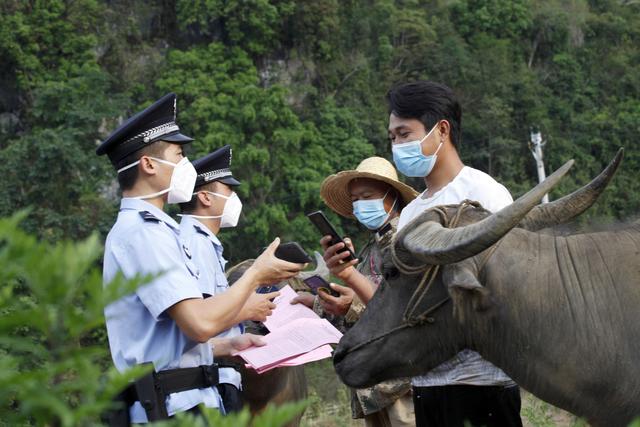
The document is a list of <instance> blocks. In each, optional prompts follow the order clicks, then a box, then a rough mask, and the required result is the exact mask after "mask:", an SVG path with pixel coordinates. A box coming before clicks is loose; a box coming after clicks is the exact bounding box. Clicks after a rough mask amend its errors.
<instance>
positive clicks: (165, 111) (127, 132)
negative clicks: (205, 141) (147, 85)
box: [96, 93, 193, 166]
mask: <svg viewBox="0 0 640 427" xmlns="http://www.w3.org/2000/svg"><path fill="white" fill-rule="evenodd" d="M156 141H167V142H171V143H173V144H186V143H188V142H191V141H193V138H191V137H188V136H186V135H183V134H181V133H180V128H179V127H178V125H177V124H176V94H175V93H168V94H166V95H165V96H163V97H162V98H160V99H159V100H157V101H156V102H154V103H153V104H151V105H150V106H149V107H147V108H145V109H144V110H143V111H141V112H139V113H137V114H136V115H134V116H133V117H130V118H129V119H127V120H126V121H125V122H124V123H122V124H121V125H120V126H119V127H118V128H117V129H116V130H115V131H113V133H112V134H111V135H109V137H108V138H107V139H105V140H104V141H103V142H102V144H100V146H98V148H97V149H96V154H97V155H99V156H101V155H103V154H106V155H108V156H109V160H111V163H113V165H114V166H115V165H118V162H120V161H121V160H122V159H123V158H125V157H126V156H128V155H129V154H131V153H134V152H136V151H138V150H140V149H141V148H144V147H146V146H147V145H149V144H151V143H154V142H156Z"/></svg>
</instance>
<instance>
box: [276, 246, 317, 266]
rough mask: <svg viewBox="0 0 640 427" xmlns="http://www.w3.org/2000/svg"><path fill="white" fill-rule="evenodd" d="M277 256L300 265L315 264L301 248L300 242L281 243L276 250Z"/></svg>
mask: <svg viewBox="0 0 640 427" xmlns="http://www.w3.org/2000/svg"><path fill="white" fill-rule="evenodd" d="M275 256H276V258H280V259H282V260H285V261H289V262H296V263H298V264H305V263H307V262H313V260H312V259H311V257H310V256H309V254H308V253H306V252H305V250H304V249H302V246H300V245H299V244H298V242H288V243H280V245H279V246H278V247H277V248H276V252H275Z"/></svg>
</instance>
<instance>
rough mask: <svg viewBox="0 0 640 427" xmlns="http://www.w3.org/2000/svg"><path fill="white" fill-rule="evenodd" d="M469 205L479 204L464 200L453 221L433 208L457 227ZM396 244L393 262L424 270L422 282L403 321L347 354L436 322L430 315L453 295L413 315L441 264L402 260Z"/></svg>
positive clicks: (402, 268)
mask: <svg viewBox="0 0 640 427" xmlns="http://www.w3.org/2000/svg"><path fill="white" fill-rule="evenodd" d="M468 206H477V203H475V202H472V201H469V200H464V201H463V202H462V203H460V207H459V208H458V211H457V212H456V214H455V215H454V217H453V218H452V219H451V221H449V218H448V217H447V213H446V211H445V210H444V209H442V208H441V207H435V208H433V210H434V211H435V212H436V213H437V214H438V215H440V219H441V220H442V225H443V226H444V227H447V228H455V227H456V226H457V225H458V222H459V221H460V216H461V215H462V212H463V211H464V210H465V209H466V208H467V207H468ZM394 240H395V239H394ZM395 246H396V245H395V241H394V242H392V243H391V259H392V260H393V264H394V265H395V266H396V267H397V268H398V270H399V271H400V272H401V273H402V274H406V275H415V274H418V273H421V272H424V274H423V275H422V278H421V279H420V282H419V283H418V287H417V288H416V290H415V291H413V294H411V298H409V302H408V303H407V307H406V308H405V310H404V313H402V323H401V324H399V325H398V326H396V327H395V328H392V329H390V330H388V331H386V332H383V333H382V334H380V335H376V336H374V337H372V338H370V339H368V340H366V341H364V342H361V343H360V344H357V345H355V346H354V347H351V348H349V349H347V351H346V352H345V354H349V353H351V352H354V351H356V350H358V349H360V348H362V347H364V346H366V345H368V344H371V343H372V342H374V341H378V340H380V339H382V338H384V337H386V336H389V335H391V334H393V333H395V332H397V331H400V330H402V329H406V328H412V327H414V326H419V325H424V324H429V323H434V322H435V319H434V318H433V317H430V315H431V313H433V312H434V311H436V310H437V309H439V308H440V307H442V306H443V305H444V304H446V303H447V302H448V301H449V300H450V299H451V297H449V295H447V296H446V297H445V298H443V299H442V300H440V301H438V302H437V303H435V304H434V305H432V306H431V307H429V308H427V309H426V310H425V311H423V312H422V313H420V314H419V315H417V316H415V317H414V316H413V314H414V312H415V311H416V310H417V308H418V307H419V306H420V303H421V302H422V300H423V299H424V297H425V296H426V295H427V293H428V292H429V289H431V285H432V284H433V282H435V279H436V277H437V276H438V272H439V271H440V266H439V265H420V266H413V265H409V264H406V263H405V262H403V261H402V260H400V258H399V257H398V255H397V254H396V250H395ZM491 253H493V252H491ZM387 286H388V285H387Z"/></svg>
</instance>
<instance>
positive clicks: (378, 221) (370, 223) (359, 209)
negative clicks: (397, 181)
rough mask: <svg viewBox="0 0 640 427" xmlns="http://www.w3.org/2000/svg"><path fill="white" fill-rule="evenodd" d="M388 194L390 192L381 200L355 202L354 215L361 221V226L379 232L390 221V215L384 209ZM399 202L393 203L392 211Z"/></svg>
mask: <svg viewBox="0 0 640 427" xmlns="http://www.w3.org/2000/svg"><path fill="white" fill-rule="evenodd" d="M387 194H389V192H388V191H387V192H386V193H385V195H384V196H382V198H381V199H373V200H356V201H354V202H353V215H354V216H355V217H356V219H357V220H358V221H360V224H362V225H364V226H365V227H367V228H368V229H369V230H377V229H378V228H380V227H382V225H383V224H384V223H385V222H386V221H387V219H389V213H388V212H387V211H386V210H385V209H384V198H385V197H387ZM397 200H398V199H396V200H394V201H393V205H392V206H391V209H393V206H395V204H396V201H397Z"/></svg>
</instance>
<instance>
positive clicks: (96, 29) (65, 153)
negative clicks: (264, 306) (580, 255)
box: [0, 0, 640, 261]
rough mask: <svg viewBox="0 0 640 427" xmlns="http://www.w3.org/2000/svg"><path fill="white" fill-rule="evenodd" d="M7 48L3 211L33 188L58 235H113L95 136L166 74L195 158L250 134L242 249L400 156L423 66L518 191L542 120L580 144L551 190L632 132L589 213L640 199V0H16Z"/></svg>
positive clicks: (1, 123)
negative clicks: (374, 163)
mask: <svg viewBox="0 0 640 427" xmlns="http://www.w3.org/2000/svg"><path fill="white" fill-rule="evenodd" d="M0 55H1V57H2V62H1V63H0V95H1V96H0V176H2V185H1V186H0V216H7V215H10V214H11V213H13V212H14V211H15V210H16V209H18V208H21V207H26V206H32V207H33V209H32V211H31V213H30V215H29V217H28V219H27V220H26V221H25V226H26V227H27V229H28V231H31V232H34V233H36V234H37V235H38V236H40V237H42V238H45V239H47V240H50V241H56V240H58V239H60V238H61V237H68V238H74V239H79V238H84V237H86V236H88V235H90V234H91V233H92V232H93V231H95V230H98V231H99V232H100V234H101V235H102V236H103V237H104V235H105V234H106V232H107V231H108V229H109V227H110V225H111V224H112V223H113V221H114V219H115V215H116V211H117V206H118V190H117V185H116V183H115V173H114V171H113V170H112V169H111V166H110V164H109V163H108V161H107V160H106V159H105V158H99V157H97V156H96V155H95V148H96V144H97V143H98V142H99V141H100V140H101V139H103V138H104V137H105V136H106V135H107V134H108V133H109V132H110V131H111V130H113V129H114V128H115V126H117V124H118V122H119V120H122V119H124V118H126V117H128V116H129V115H131V114H132V113H134V112H136V111H137V110H139V109H141V108H143V107H145V106H146V105H149V104H150V103H151V102H152V101H153V100H155V99H157V98H159V97H160V96H162V95H163V94H164V93H166V92H169V91H174V92H176V93H177V94H178V110H179V116H178V121H179V123H180V125H181V126H182V128H184V130H185V133H187V134H188V135H192V136H194V137H195V138H196V141H195V143H194V144H193V147H192V150H191V152H190V154H189V156H190V158H191V159H194V158H196V157H198V156H200V155H203V154H205V153H207V152H209V151H211V150H213V149H215V148H217V147H220V146H222V145H224V144H231V145H232V146H233V148H234V150H235V151H234V163H233V167H234V170H235V171H236V172H235V174H237V175H238V176H239V178H240V179H241V180H242V181H243V183H244V184H243V185H242V186H241V187H240V188H239V195H240V196H241V198H242V200H243V202H244V206H245V208H244V211H243V218H242V219H241V223H240V226H239V227H238V228H237V229H234V230H231V231H225V232H224V233H222V239H223V241H227V242H233V244H232V245H229V244H228V245H226V247H227V249H226V255H227V257H230V258H231V259H232V260H233V261H237V260H240V259H242V258H246V257H250V256H255V255H256V253H257V251H258V249H259V248H260V247H262V246H264V244H266V243H267V242H268V241H270V240H271V239H272V238H273V237H275V236H276V235H279V236H282V237H283V238H285V239H291V240H298V241H300V242H302V243H303V244H305V245H306V246H307V247H308V248H309V249H313V248H316V247H317V246H318V244H317V236H316V233H315V232H314V230H312V228H311V226H310V224H308V222H307V221H306V219H305V217H304V213H305V212H308V211H311V210H314V209H317V208H321V207H322V202H321V200H320V198H319V195H318V189H319V185H320V183H321V181H322V179H324V177H325V176H327V175H328V174H330V173H333V172H335V171H337V170H341V169H348V168H353V167H355V166H356V165H357V163H358V162H359V161H360V160H361V159H362V158H364V157H366V156H369V155H372V154H374V153H375V154H378V155H382V156H385V157H387V158H389V157H390V148H389V142H388V140H387V132H386V126H387V119H388V113H387V110H386V104H385V94H386V92H387V90H388V89H389V88H390V87H391V86H392V85H394V84H396V83H399V82H405V81H409V80H415V79H431V80H436V81H440V82H443V83H446V84H447V85H449V86H451V87H452V88H453V89H454V90H455V91H456V93H457V94H458V96H459V98H460V100H461V102H462V106H463V121H462V129H463V132H462V137H463V143H462V146H461V154H462V157H463V160H464V161H465V162H466V163H468V164H470V165H472V166H474V167H477V168H479V169H482V170H484V171H487V172H488V173H490V174H492V175H494V176H495V177H497V178H498V179H499V180H500V181H501V182H503V183H504V184H505V185H506V186H507V187H508V188H509V189H510V190H511V192H512V193H513V194H514V196H517V195H520V194H522V193H523V192H524V191H525V190H526V189H528V188H529V187H531V186H532V185H534V184H535V182H536V172H535V163H534V160H533V158H532V156H531V154H530V152H529V149H528V147H527V141H528V140H529V132H530V129H531V128H532V127H535V128H538V129H540V130H541V131H542V134H543V137H544V138H545V139H546V141H547V145H546V147H545V155H546V163H547V170H552V169H554V168H556V167H558V166H559V165H561V164H562V163H563V162H564V161H566V160H567V159H569V158H575V159H576V161H577V165H576V166H575V167H574V170H573V171H572V172H571V175H570V177H569V178H568V179H566V180H565V181H564V182H563V183H562V185H561V186H560V188H559V189H557V190H556V191H555V192H554V193H552V195H551V196H552V198H553V197H558V196H560V195H561V194H563V193H565V192H567V191H571V190H573V189H575V188H577V187H578V186H579V185H581V184H583V183H585V182H587V181H588V180H589V179H590V177H592V176H595V174H597V172H598V171H599V170H600V169H601V168H602V167H603V165H605V164H606V163H607V162H608V161H609V159H611V158H612V157H613V155H614V153H615V151H616V150H617V148H618V147H620V146H623V147H625V148H626V157H625V160H624V163H623V168H622V170H621V171H620V172H619V173H618V176H617V177H616V179H615V180H614V182H613V184H612V185H611V187H610V189H609V190H608V191H607V192H606V193H605V195H604V197H603V198H602V200H601V201H600V202H599V203H598V204H597V205H596V206H595V207H594V208H593V209H592V210H590V212H589V215H590V216H591V218H598V219H606V220H611V219H623V218H627V217H629V216H633V215H635V214H637V213H638V208H639V207H640V182H639V181H638V179H637V171H638V167H639V166H640V150H638V142H637V140H636V136H637V134H638V133H639V131H640V72H639V65H640V2H638V1H632V0H627V1H623V0H590V1H584V0H539V1H536V0H457V1H456V0H440V1H427V0H405V1H399V0H396V1H394V0H367V1H354V0H342V1H339V0H300V1H293V0H244V1H232V0H194V1H187V0H156V1H136V0H128V1H125V0H114V1H98V0H74V1H71V0H67V1H62V0H49V1H44V0H43V1H38V0H32V1H22V0H2V1H1V2H0ZM412 184H414V185H415V186H416V187H418V188H419V187H420V186H421V185H422V184H421V183H420V182H419V181H415V182H412ZM334 219H335V220H336V221H338V219H337V218H336V217H334ZM355 227H356V226H355V225H354V224H353V223H352V222H351V221H343V222H342V228H343V229H344V230H345V231H347V232H349V233H353V234H354V235H355V234H356V233H357V230H358V229H357V228H355Z"/></svg>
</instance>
